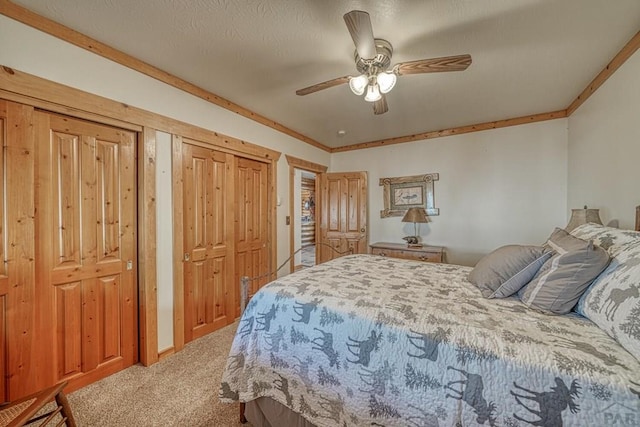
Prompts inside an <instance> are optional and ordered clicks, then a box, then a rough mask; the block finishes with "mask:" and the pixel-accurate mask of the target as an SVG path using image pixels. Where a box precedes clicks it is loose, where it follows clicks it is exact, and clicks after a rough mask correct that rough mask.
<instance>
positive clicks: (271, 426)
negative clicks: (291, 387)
mask: <svg viewBox="0 0 640 427" xmlns="http://www.w3.org/2000/svg"><path fill="white" fill-rule="evenodd" d="M244 416H245V417H246V418H247V421H249V422H250V423H251V425H252V426H253V427H281V426H287V427H315V424H311V423H310V422H309V421H307V420H305V419H304V418H303V417H301V416H300V414H298V413H296V412H293V411H292V410H291V409H289V408H287V407H286V406H284V405H283V404H281V403H279V402H276V401H275V400H273V399H270V398H268V397H259V398H257V399H255V400H252V401H251V402H247V403H246V406H245V409H244Z"/></svg>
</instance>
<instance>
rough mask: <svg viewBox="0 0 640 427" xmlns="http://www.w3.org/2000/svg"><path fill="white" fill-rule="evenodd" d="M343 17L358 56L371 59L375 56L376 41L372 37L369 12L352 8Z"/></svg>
mask: <svg viewBox="0 0 640 427" xmlns="http://www.w3.org/2000/svg"><path fill="white" fill-rule="evenodd" d="M343 18H344V22H345V24H347V29H348V30H349V33H350V34H351V38H352V39H353V44H355V45H356V51H358V55H360V58H363V59H372V58H373V57H375V56H376V53H377V51H376V42H375V40H374V38H373V28H371V19H370V18H369V14H368V13H367V12H364V11H362V10H352V11H351V12H347V13H345V14H344V16H343Z"/></svg>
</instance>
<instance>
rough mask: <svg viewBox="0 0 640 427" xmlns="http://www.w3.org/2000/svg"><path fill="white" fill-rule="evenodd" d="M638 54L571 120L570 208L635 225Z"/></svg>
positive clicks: (639, 165) (639, 147) (639, 166)
mask: <svg viewBox="0 0 640 427" xmlns="http://www.w3.org/2000/svg"><path fill="white" fill-rule="evenodd" d="M638 76H640V52H636V53H635V54H634V55H633V56H632V57H631V58H630V59H629V60H628V61H627V62H626V63H625V64H623V65H622V67H621V68H619V69H618V70H617V71H616V72H615V73H614V74H613V76H611V77H610V78H609V79H608V80H607V81H606V82H605V83H604V84H603V85H602V86H601V87H600V88H599V89H598V90H597V91H596V92H595V93H594V94H593V95H592V96H591V97H590V98H589V99H587V101H586V102H585V103H584V104H583V105H582V106H580V108H578V109H577V110H576V111H575V112H574V113H573V114H572V115H571V117H570V118H569V169H568V208H581V207H582V206H583V205H585V204H586V205H588V206H589V207H590V208H598V209H600V217H601V219H602V221H603V223H605V224H607V223H608V222H609V221H611V220H615V219H617V220H618V221H619V225H620V228H630V229H633V227H634V213H635V209H634V208H635V206H637V205H640V190H639V188H640V126H639V122H640V78H639V77H638Z"/></svg>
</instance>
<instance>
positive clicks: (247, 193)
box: [234, 157, 270, 316]
mask: <svg viewBox="0 0 640 427" xmlns="http://www.w3.org/2000/svg"><path fill="white" fill-rule="evenodd" d="M235 180H236V181H235V194H236V209H235V215H236V279H235V283H236V284H237V285H236V286H234V290H235V298H236V301H237V303H236V316H239V315H240V305H239V304H240V287H239V286H240V285H239V283H240V277H242V276H248V277H251V278H253V277H258V276H261V275H266V274H267V273H269V268H270V265H269V251H268V247H269V246H268V245H269V229H268V221H267V218H268V192H267V190H268V186H267V164H266V163H262V162H258V161H256V160H251V159H246V158H241V157H239V158H237V159H236V176H235ZM269 280H270V278H269V277H268V276H265V277H263V278H261V279H260V280H257V281H252V282H251V289H250V291H249V293H251V294H253V293H255V292H257V291H258V289H260V287H261V286H262V285H264V284H265V283H267V282H269Z"/></svg>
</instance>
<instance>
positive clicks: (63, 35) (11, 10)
mask: <svg viewBox="0 0 640 427" xmlns="http://www.w3.org/2000/svg"><path fill="white" fill-rule="evenodd" d="M0 13H1V14H3V15H5V16H7V17H9V18H11V19H14V20H16V21H18V22H22V23H23V24H25V25H28V26H30V27H33V28H35V29H37V30H40V31H43V32H45V33H47V34H49V35H52V36H54V37H57V38H59V39H61V40H64V41H66V42H68V43H71V44H73V45H75V46H78V47H80V48H82V49H86V50H88V51H89V52H93V53H95V54H96V55H100V56H102V57H103V58H107V59H109V60H111V61H114V62H117V63H118V64H120V65H123V66H125V67H127V68H130V69H132V70H135V71H138V72H140V73H142V74H145V75H147V76H149V77H151V78H154V79H156V80H159V81H161V82H163V83H166V84H168V85H170V86H173V87H175V88H177V89H180V90H182V91H184V92H187V93H189V94H191V95H194V96H197V97H198V98H201V99H204V100H205V101H208V102H211V103H212V104H215V105H217V106H219V107H222V108H224V109H226V110H229V111H232V112H234V113H236V114H239V115H241V116H243V117H246V118H248V119H251V120H253V121H256V122H258V123H260V124H262V125H264V126H267V127H270V128H272V129H275V130H277V131H279V132H282V133H284V134H286V135H289V136H291V137H293V138H296V139H299V140H300V141H303V142H306V143H307V144H309V145H312V146H314V147H316V148H319V149H321V150H324V151H327V152H330V150H331V149H330V148H329V147H327V146H326V145H323V144H321V143H319V142H318V141H316V140H314V139H312V138H309V137H308V136H305V135H303V134H301V133H299V132H296V131H294V130H292V129H289V128H288V127H286V126H284V125H282V124H280V123H278V122H276V121H273V120H271V119H269V118H267V117H265V116H263V115H261V114H258V113H255V112H253V111H251V110H248V109H246V108H244V107H242V106H240V105H238V104H236V103H234V102H231V101H229V100H228V99H225V98H223V97H221V96H218V95H216V94H215V93H212V92H209V91H207V90H204V89H202V88H200V87H198V86H196V85H194V84H193V83H189V82H188V81H186V80H183V79H181V78H179V77H176V76H174V75H173V74H170V73H167V72H166V71H163V70H161V69H159V68H156V67H154V66H153V65H150V64H147V63H146V62H144V61H141V60H139V59H137V58H134V57H133V56H131V55H128V54H126V53H124V52H121V51H119V50H117V49H114V48H112V47H111V46H108V45H106V44H104V43H101V42H99V41H98V40H95V39H92V38H91V37H89V36H86V35H84V34H82V33H79V32H78V31H75V30H72V29H71V28H69V27H66V26H64V25H62V24H59V23H57V22H55V21H52V20H51V19H48V18H45V17H44V16H41V15H38V14H37V13H34V12H32V11H30V10H29V9H26V8H24V7H22V6H19V5H17V4H15V3H12V2H11V1H9V0H0Z"/></svg>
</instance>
